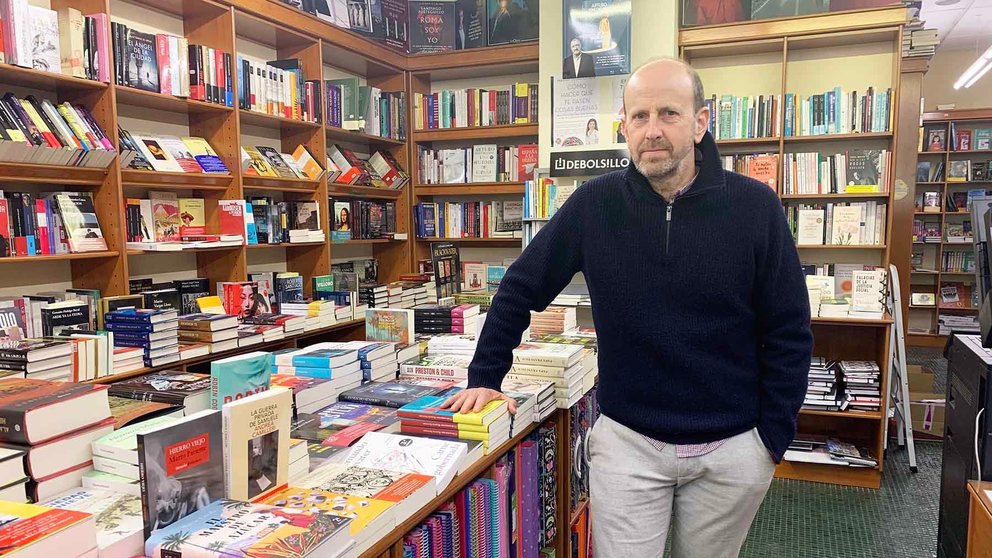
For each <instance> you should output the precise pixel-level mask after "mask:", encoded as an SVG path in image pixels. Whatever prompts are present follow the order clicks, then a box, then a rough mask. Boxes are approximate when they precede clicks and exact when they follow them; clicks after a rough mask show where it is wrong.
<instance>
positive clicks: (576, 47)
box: [569, 39, 582, 56]
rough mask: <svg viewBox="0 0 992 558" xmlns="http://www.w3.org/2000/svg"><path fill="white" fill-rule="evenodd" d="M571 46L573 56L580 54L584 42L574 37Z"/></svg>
mask: <svg viewBox="0 0 992 558" xmlns="http://www.w3.org/2000/svg"><path fill="white" fill-rule="evenodd" d="M569 46H570V47H571V48H572V56H578V55H579V53H581V52H582V43H581V42H579V40H578V39H572V42H571V43H569Z"/></svg>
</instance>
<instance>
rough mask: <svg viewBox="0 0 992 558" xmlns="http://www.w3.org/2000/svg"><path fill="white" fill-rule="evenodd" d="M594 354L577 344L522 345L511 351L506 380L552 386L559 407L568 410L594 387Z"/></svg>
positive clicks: (595, 370)
mask: <svg viewBox="0 0 992 558" xmlns="http://www.w3.org/2000/svg"><path fill="white" fill-rule="evenodd" d="M595 359H596V357H595V354H594V353H593V352H592V351H590V350H587V349H583V348H582V347H581V346H579V345H557V344H551V343H522V344H521V345H520V346H518V347H517V348H516V349H514V350H513V365H512V366H511V367H510V373H509V374H507V375H506V377H507V378H509V379H513V380H543V381H550V382H553V383H554V384H555V399H556V400H557V401H558V407H559V408H561V409H567V408H569V407H571V406H572V405H574V404H575V403H576V402H578V400H579V399H581V398H582V395H583V394H584V393H585V392H586V391H588V390H589V389H591V388H592V386H593V385H594V384H595V378H596V372H597V368H596V367H595Z"/></svg>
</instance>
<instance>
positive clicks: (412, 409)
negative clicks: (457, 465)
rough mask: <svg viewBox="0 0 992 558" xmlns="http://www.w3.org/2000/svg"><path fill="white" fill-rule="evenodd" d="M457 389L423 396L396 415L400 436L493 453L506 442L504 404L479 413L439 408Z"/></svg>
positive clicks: (507, 428)
mask: <svg viewBox="0 0 992 558" xmlns="http://www.w3.org/2000/svg"><path fill="white" fill-rule="evenodd" d="M457 390H458V388H452V389H451V390H450V391H448V392H447V393H445V394H442V395H427V396H424V397H421V398H419V399H416V400H414V401H412V402H410V403H408V404H406V405H404V406H402V407H400V408H399V410H398V411H396V416H398V417H399V418H400V432H401V433H403V434H416V435H427V436H434V437H441V438H460V439H463V440H477V441H480V442H482V444H483V447H484V448H485V451H486V452H488V451H489V450H490V449H495V448H497V447H499V446H500V445H502V444H503V443H504V442H506V441H507V440H509V439H510V424H511V416H510V414H509V411H508V408H507V405H506V402H505V401H501V400H497V401H490V402H489V403H488V404H486V406H485V407H483V408H482V410H481V411H479V412H470V413H453V412H451V411H443V410H441V409H440V407H441V405H443V404H444V402H445V401H447V400H448V398H449V397H450V396H451V395H452V394H453V393H456V392H457Z"/></svg>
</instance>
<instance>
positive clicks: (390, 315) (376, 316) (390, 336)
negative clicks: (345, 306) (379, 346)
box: [365, 308, 416, 343]
mask: <svg viewBox="0 0 992 558" xmlns="http://www.w3.org/2000/svg"><path fill="white" fill-rule="evenodd" d="M413 318H414V316H413V310H398V309H392V308H369V309H367V310H366V311H365V339H367V340H369V341H392V342H396V343H413V342H414V336H415V335H416V334H415V332H414V321H413Z"/></svg>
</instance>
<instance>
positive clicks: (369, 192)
mask: <svg viewBox="0 0 992 558" xmlns="http://www.w3.org/2000/svg"><path fill="white" fill-rule="evenodd" d="M327 193H328V194H329V195H331V196H338V197H348V198H376V199H383V200H395V199H397V198H399V197H400V196H402V195H403V189H402V188H401V189H398V190H393V189H388V188H375V187H373V186H353V185H351V184H339V183H337V182H330V183H328V184H327Z"/></svg>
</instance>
